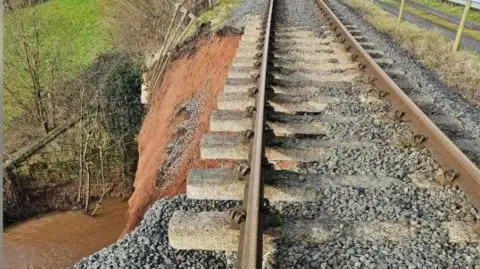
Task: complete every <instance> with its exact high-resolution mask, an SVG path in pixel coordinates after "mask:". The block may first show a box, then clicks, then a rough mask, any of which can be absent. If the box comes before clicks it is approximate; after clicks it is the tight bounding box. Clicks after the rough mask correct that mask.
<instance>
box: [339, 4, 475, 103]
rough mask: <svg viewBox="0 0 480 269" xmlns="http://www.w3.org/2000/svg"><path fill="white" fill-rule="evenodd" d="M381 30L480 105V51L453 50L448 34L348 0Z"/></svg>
mask: <svg viewBox="0 0 480 269" xmlns="http://www.w3.org/2000/svg"><path fill="white" fill-rule="evenodd" d="M346 3H347V4H348V5H349V6H351V7H352V8H353V9H354V10H356V11H358V12H361V13H363V14H364V16H365V17H366V19H367V20H368V21H369V22H370V23H371V24H372V25H373V26H374V27H375V28H377V29H378V30H380V31H381V32H384V33H386V34H388V35H389V36H391V37H392V38H393V39H394V40H395V41H397V42H398V43H399V44H400V45H401V46H402V47H403V48H404V49H406V50H407V51H409V52H410V53H411V54H412V55H413V56H415V57H417V58H418V59H419V60H420V61H421V62H422V63H423V64H424V65H425V66H426V67H428V68H430V69H431V70H433V71H435V72H436V73H437V74H438V75H439V76H440V78H441V79H442V80H443V81H444V82H445V83H446V84H447V85H448V86H449V87H451V88H452V89H453V90H455V91H457V92H458V93H459V94H461V95H462V96H463V97H464V98H465V99H466V100H468V101H469V102H471V103H472V104H473V105H476V106H479V105H480V89H479V88H478V85H480V76H478V74H479V73H480V55H478V54H477V53H474V52H472V51H468V50H461V51H458V52H452V44H453V41H451V40H449V39H448V38H447V37H445V36H444V35H442V34H440V33H438V32H436V31H432V30H428V29H423V28H420V27H419V26H416V25H415V24H412V23H409V22H405V21H404V22H401V23H397V21H396V20H395V19H394V17H393V15H391V14H389V13H387V12H386V11H384V10H383V9H381V8H380V7H378V6H376V5H374V4H372V3H371V2H369V1H364V0H347V1H346Z"/></svg>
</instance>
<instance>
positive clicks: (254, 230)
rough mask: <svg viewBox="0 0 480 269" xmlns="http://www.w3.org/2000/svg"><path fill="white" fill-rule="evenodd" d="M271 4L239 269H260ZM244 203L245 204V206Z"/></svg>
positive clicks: (246, 195) (257, 100) (263, 56)
mask: <svg viewBox="0 0 480 269" xmlns="http://www.w3.org/2000/svg"><path fill="white" fill-rule="evenodd" d="M273 2H274V0H271V1H270V6H269V9H268V17H267V21H266V26H265V37H264V41H263V52H262V65H261V68H260V77H259V81H258V93H257V96H256V104H255V106H256V115H255V121H254V129H253V130H254V136H253V141H252V148H251V155H252V157H251V163H250V177H249V180H248V182H247V185H246V190H245V197H244V200H243V208H244V210H245V211H246V221H245V222H243V223H242V224H241V226H240V243H239V259H238V262H239V266H238V267H239V268H242V269H253V268H261V267H262V258H263V230H264V223H263V219H264V216H263V214H262V210H263V200H264V196H263V181H264V178H263V176H264V171H263V160H264V156H265V136H264V129H265V92H266V86H267V67H268V51H269V42H270V27H271V24H272V13H273ZM245 203H246V204H245Z"/></svg>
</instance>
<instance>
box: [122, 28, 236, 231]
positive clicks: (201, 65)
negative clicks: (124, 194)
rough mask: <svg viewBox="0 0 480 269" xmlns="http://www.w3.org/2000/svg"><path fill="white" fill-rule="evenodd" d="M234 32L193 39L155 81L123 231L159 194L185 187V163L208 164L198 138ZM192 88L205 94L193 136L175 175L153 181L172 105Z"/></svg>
mask: <svg viewBox="0 0 480 269" xmlns="http://www.w3.org/2000/svg"><path fill="white" fill-rule="evenodd" d="M239 42H240V37H239V36H224V37H219V36H214V35H211V36H207V37H202V38H201V40H197V41H196V47H197V50H196V51H195V52H193V53H191V54H187V55H184V56H183V57H182V58H180V59H178V60H175V61H174V62H172V63H171V64H170V66H169V68H168V71H167V72H166V73H165V76H164V79H163V82H162V84H161V85H160V87H159V88H158V89H157V90H156V91H155V93H154V96H153V99H152V100H151V106H150V109H149V111H148V114H147V116H146V118H145V121H144V123H143V126H142V129H141V130H140V134H139V137H138V144H139V146H138V149H139V155H140V157H139V161H138V167H137V173H136V177H135V183H134V187H135V191H134V193H133V194H132V196H131V197H130V200H129V201H128V204H129V210H128V220H127V225H126V228H125V232H128V231H131V230H132V229H133V228H135V227H136V226H137V225H138V224H139V223H140V221H141V219H142V217H143V214H144V213H145V211H146V210H147V209H148V207H149V206H150V205H151V204H152V203H153V202H154V201H156V200H158V199H159V198H162V197H170V196H174V195H177V194H179V193H184V192H185V185H186V184H185V182H186V177H187V174H188V171H189V169H190V168H197V167H206V166H212V165H214V164H212V163H207V162H202V161H201V160H200V140H201V137H202V134H204V133H206V132H208V130H209V120H210V114H211V112H212V110H214V109H215V108H216V105H217V101H216V100H217V95H218V94H219V93H220V92H221V91H222V90H223V84H224V81H225V79H226V78H227V76H228V69H229V66H230V65H231V63H232V61H233V58H234V57H235V51H236V49H237V47H238V44H239ZM194 94H201V95H203V96H207V98H205V103H204V104H203V107H202V108H200V109H199V112H198V113H199V114H198V118H197V122H196V130H195V133H194V135H193V139H192V140H191V142H190V144H189V145H188V146H187V149H186V151H185V152H184V153H183V154H182V156H181V158H180V163H179V166H178V171H177V177H176V178H175V179H174V180H173V182H166V185H168V188H162V187H161V186H156V181H157V171H158V169H159V168H160V167H161V166H162V164H163V163H164V161H165V157H166V152H165V149H166V146H167V144H168V142H169V140H170V136H171V134H172V130H174V127H175V124H176V123H177V120H175V112H176V108H177V107H178V106H180V105H182V104H183V103H184V102H185V101H186V100H188V99H189V98H191V97H192V96H193V95H194Z"/></svg>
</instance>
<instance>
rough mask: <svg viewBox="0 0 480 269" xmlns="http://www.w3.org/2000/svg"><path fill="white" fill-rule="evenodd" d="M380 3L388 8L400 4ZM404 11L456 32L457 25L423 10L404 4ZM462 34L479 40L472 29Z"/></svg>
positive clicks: (387, 0) (383, 1) (391, 2)
mask: <svg viewBox="0 0 480 269" xmlns="http://www.w3.org/2000/svg"><path fill="white" fill-rule="evenodd" d="M380 2H382V3H385V4H387V5H390V6H394V7H397V8H400V3H399V2H397V1H394V0H380ZM405 11H406V12H408V13H411V14H413V15H416V16H418V17H420V18H422V19H424V20H427V21H430V22H433V23H435V24H438V25H440V26H443V27H445V28H447V29H449V30H452V31H454V32H456V31H457V30H458V25H457V24H455V23H451V22H449V21H447V20H444V19H442V18H439V17H437V16H435V15H432V14H430V13H428V12H425V11H423V10H419V9H416V8H415V7H412V6H408V4H405ZM463 34H464V35H467V36H469V37H471V38H474V39H476V40H480V32H479V31H475V30H472V29H468V28H465V29H464V31H463Z"/></svg>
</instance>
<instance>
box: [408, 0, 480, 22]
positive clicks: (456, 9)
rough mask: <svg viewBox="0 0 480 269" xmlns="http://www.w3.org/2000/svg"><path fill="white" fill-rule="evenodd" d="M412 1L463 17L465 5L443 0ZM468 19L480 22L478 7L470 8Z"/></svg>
mask: <svg viewBox="0 0 480 269" xmlns="http://www.w3.org/2000/svg"><path fill="white" fill-rule="evenodd" d="M410 1H412V2H415V3H418V4H421V5H424V6H427V7H430V8H433V9H436V10H439V11H442V12H443V13H447V14H450V15H452V16H455V17H457V18H461V16H462V14H463V10H464V9H465V7H464V6H461V5H456V4H454V3H450V2H447V1H442V0H410ZM468 20H470V21H473V22H477V23H480V11H479V10H476V9H470V12H469V13H468Z"/></svg>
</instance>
